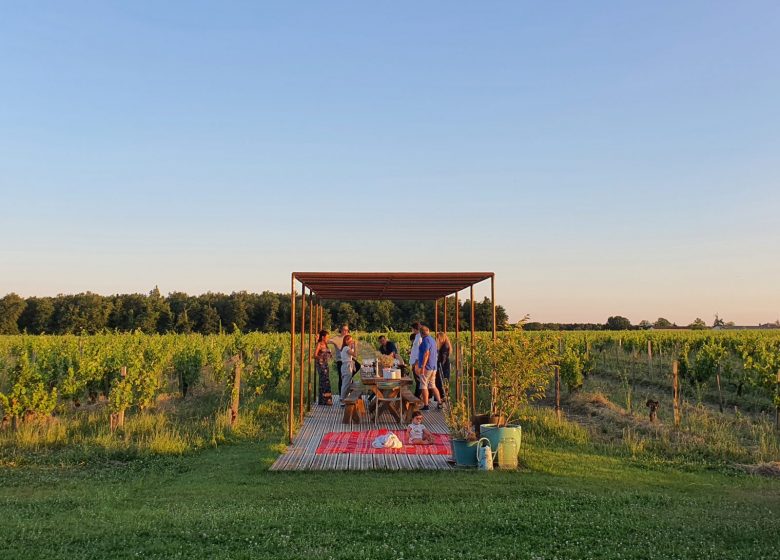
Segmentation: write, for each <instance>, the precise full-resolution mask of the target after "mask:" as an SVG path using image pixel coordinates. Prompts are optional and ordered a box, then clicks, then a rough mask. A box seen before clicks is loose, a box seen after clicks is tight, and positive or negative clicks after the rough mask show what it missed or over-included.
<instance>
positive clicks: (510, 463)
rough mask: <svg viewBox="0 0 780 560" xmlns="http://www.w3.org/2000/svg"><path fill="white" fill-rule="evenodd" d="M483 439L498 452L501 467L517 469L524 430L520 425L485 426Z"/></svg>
mask: <svg viewBox="0 0 780 560" xmlns="http://www.w3.org/2000/svg"><path fill="white" fill-rule="evenodd" d="M480 433H481V435H482V437H486V438H487V439H489V440H490V446H491V447H492V448H493V449H495V450H497V453H496V455H497V456H498V459H499V467H501V468H503V469H516V468H517V456H518V455H519V454H520V442H521V436H522V429H521V428H520V426H518V425H512V424H510V425H508V426H502V427H498V426H496V425H495V424H483V425H482V429H481V432H480ZM502 448H503V449H502Z"/></svg>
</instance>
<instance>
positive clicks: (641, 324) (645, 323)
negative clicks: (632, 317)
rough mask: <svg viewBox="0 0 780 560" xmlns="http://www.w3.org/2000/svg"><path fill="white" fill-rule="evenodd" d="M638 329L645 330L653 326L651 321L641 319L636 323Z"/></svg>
mask: <svg viewBox="0 0 780 560" xmlns="http://www.w3.org/2000/svg"><path fill="white" fill-rule="evenodd" d="M637 326H638V327H639V328H640V329H643V330H647V329H649V328H651V327H652V326H653V323H651V322H650V321H648V320H647V319H642V320H641V321H639V325H637Z"/></svg>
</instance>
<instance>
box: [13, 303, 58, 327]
mask: <svg viewBox="0 0 780 560" xmlns="http://www.w3.org/2000/svg"><path fill="white" fill-rule="evenodd" d="M52 315H54V302H53V300H52V298H50V297H42V298H38V297H30V298H27V306H26V307H25V308H24V311H23V312H22V315H21V316H20V317H19V321H18V322H19V330H20V331H25V332H28V333H30V334H43V333H49V332H52V327H51V318H52Z"/></svg>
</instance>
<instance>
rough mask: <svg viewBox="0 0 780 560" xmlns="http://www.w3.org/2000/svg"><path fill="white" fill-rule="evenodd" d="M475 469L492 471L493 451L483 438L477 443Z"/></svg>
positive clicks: (487, 441) (488, 442)
mask: <svg viewBox="0 0 780 560" xmlns="http://www.w3.org/2000/svg"><path fill="white" fill-rule="evenodd" d="M477 468H478V469H479V470H481V471H492V470H493V451H492V450H491V449H490V440H489V439H488V438H484V437H483V438H482V439H480V440H479V441H478V442H477Z"/></svg>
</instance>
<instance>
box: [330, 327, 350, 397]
mask: <svg viewBox="0 0 780 560" xmlns="http://www.w3.org/2000/svg"><path fill="white" fill-rule="evenodd" d="M348 334H349V325H348V324H347V323H344V324H343V325H341V326H340V327H339V330H338V333H337V334H335V335H333V336H332V337H331V339H330V341H329V342H328V344H330V345H331V346H332V347H333V355H334V356H336V378H337V379H338V386H339V394H341V364H342V363H341V348H342V347H343V346H344V337H345V336H347V335H348Z"/></svg>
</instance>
